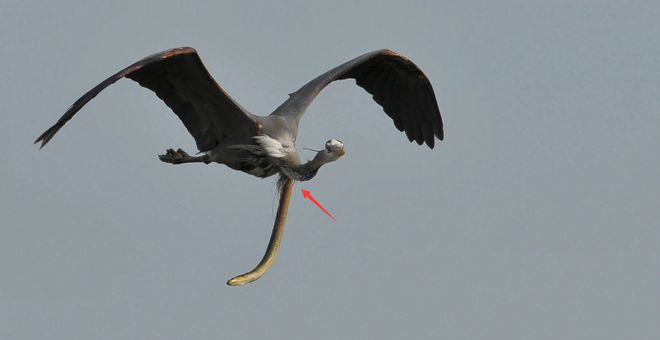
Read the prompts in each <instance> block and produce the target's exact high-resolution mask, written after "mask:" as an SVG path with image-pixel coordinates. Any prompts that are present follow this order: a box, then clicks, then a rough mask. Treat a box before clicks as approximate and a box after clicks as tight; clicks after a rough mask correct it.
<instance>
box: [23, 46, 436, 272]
mask: <svg viewBox="0 0 660 340" xmlns="http://www.w3.org/2000/svg"><path fill="white" fill-rule="evenodd" d="M122 78H129V79H131V80H134V81H136V82H137V83H138V84H140V85H141V86H143V87H146V88H148V89H150V90H151V91H153V92H154V93H155V94H156V95H157V96H158V97H159V98H160V99H161V100H162V101H164V102H165V104H166V105H167V106H168V107H169V108H170V109H171V110H172V111H173V112H174V113H175V114H176V115H177V116H178V117H179V119H181V121H182V122H183V125H184V126H185V127H186V129H187V130H188V132H189V133H190V134H191V135H192V136H193V138H194V139H195V142H196V144H197V149H198V150H199V153H197V154H196V155H190V154H188V153H187V152H185V151H183V150H181V149H177V150H174V149H168V150H166V152H165V153H164V154H162V155H159V156H158V157H159V158H160V160H161V161H163V162H165V163H171V164H182V163H205V164H210V163H220V164H224V165H226V166H228V167H230V168H232V169H234V170H239V171H242V172H245V173H247V174H250V175H253V176H257V177H262V178H264V177H269V176H272V175H275V174H278V175H279V180H278V190H279V192H280V199H279V206H278V209H277V215H276V217H275V224H274V226H273V231H272V234H271V239H270V242H269V244H268V247H267V249H266V253H265V255H264V257H263V258H262V260H261V262H260V263H259V264H258V265H257V266H256V267H255V268H254V269H253V270H252V271H250V272H247V273H245V274H243V275H238V276H236V277H234V278H232V279H230V280H229V281H228V282H227V284H229V285H242V284H245V283H248V282H252V281H254V280H257V279H258V278H259V277H261V275H263V274H264V273H265V272H266V271H267V270H268V269H269V268H270V266H271V265H272V264H273V262H274V261H275V258H276V256H277V252H278V250H279V245H280V243H281V240H282V234H283V232H284V224H285V221H286V215H287V211H288V206H289V201H290V197H291V192H292V190H293V184H294V181H307V180H310V179H312V178H313V177H314V176H316V174H317V172H318V170H319V169H320V168H321V166H323V165H324V164H327V163H330V162H333V161H336V160H337V159H339V158H340V157H341V156H343V155H344V152H345V151H344V144H343V143H342V142H340V141H339V140H337V139H330V140H328V141H327V142H325V145H324V147H323V148H322V149H321V150H320V151H317V152H316V155H315V156H314V158H313V159H311V160H308V161H306V162H303V161H301V157H300V154H299V152H298V149H296V145H295V142H296V137H297V136H298V125H299V123H300V120H301V119H302V116H303V114H304V113H305V111H306V109H307V107H308V106H309V105H310V104H311V103H312V101H313V100H314V98H316V96H317V95H318V94H319V93H320V92H321V90H323V88H325V87H326V86H327V85H328V84H330V83H331V82H333V81H335V80H343V79H349V78H351V79H354V80H355V82H356V83H357V85H358V86H360V87H362V88H364V89H365V90H366V91H367V92H369V93H370V94H371V95H372V96H373V99H374V100H375V101H376V103H378V104H380V106H382V107H383V110H384V111H385V113H386V114H387V115H388V116H389V117H390V118H391V119H392V120H393V121H394V126H395V127H396V128H397V129H398V130H399V131H403V132H405V134H406V137H407V138H408V140H409V141H410V142H412V141H415V142H416V143H417V144H419V145H422V144H424V143H426V145H428V147H429V148H431V149H433V147H434V145H435V138H437V139H439V140H442V139H443V136H444V133H443V125H442V118H441V117H440V110H439V109H438V104H437V100H436V98H435V94H434V92H433V88H432V87H431V83H430V81H429V80H428V78H427V77H426V76H425V75H424V73H423V72H422V71H421V70H420V69H419V67H417V65H415V64H414V63H413V62H412V61H410V60H409V59H408V58H406V57H404V56H403V55H401V54H399V53H397V52H395V51H392V50H389V49H382V50H376V51H372V52H369V53H365V54H363V55H361V56H359V57H356V58H354V59H351V60H349V61H347V62H345V63H343V64H341V65H339V66H337V67H335V68H333V69H331V70H329V71H327V72H325V73H323V74H321V75H320V76H318V77H316V78H314V79H312V80H311V81H310V82H308V83H306V84H305V85H303V86H302V87H301V88H299V89H298V90H297V91H295V92H293V93H291V94H289V98H288V99H287V100H286V101H284V103H282V104H281V105H280V106H278V107H277V108H276V109H275V110H274V111H273V112H272V113H271V114H270V115H268V116H259V115H255V114H252V113H250V112H249V111H247V110H246V109H244V108H243V107H242V106H241V105H239V104H238V103H237V102H236V101H234V100H233V99H232V98H231V97H230V96H229V95H228V94H227V92H225V91H224V90H223V89H222V88H221V87H220V86H219V85H218V84H217V83H216V82H215V80H214V79H213V78H212V77H211V75H210V74H209V72H208V71H207V70H206V68H205V66H204V64H203V63H202V60H201V59H200V57H199V55H198V54H197V51H195V49H193V48H191V47H181V48H174V49H170V50H167V51H164V52H161V53H156V54H153V55H150V56H148V57H145V58H143V59H141V60H139V61H137V62H135V63H134V64H132V65H130V66H128V67H126V68H125V69H123V70H121V71H119V72H117V73H115V74H113V75H112V76H110V77H109V78H107V79H106V80H104V81H102V82H101V83H100V84H98V85H96V87H94V88H93V89H91V90H89V91H88V92H87V93H85V94H84V95H83V96H82V97H80V98H79V99H78V100H76V101H75V102H74V103H73V105H71V107H69V109H68V110H67V111H66V112H65V113H64V115H63V116H62V117H61V118H60V119H59V120H58V121H57V122H56V123H55V124H54V125H53V126H52V127H50V128H49V129H48V130H46V131H45V132H44V133H43V134H42V135H41V136H39V138H37V140H36V141H35V144H37V143H41V145H40V148H43V147H44V146H45V145H46V144H47V143H48V142H49V141H50V140H51V139H52V138H53V136H55V134H56V133H57V132H58V131H59V130H60V129H61V128H62V127H63V126H64V124H66V122H68V121H69V120H70V119H71V118H73V116H74V115H75V114H76V113H77V112H78V111H79V110H80V109H81V108H82V107H83V106H84V105H85V104H87V102H89V101H90V100H91V99H92V98H94V97H96V95H98V94H99V93H100V92H101V91H102V90H103V89H105V88H106V87H108V86H109V85H111V84H113V83H114V82H116V81H118V80H119V79H122Z"/></svg>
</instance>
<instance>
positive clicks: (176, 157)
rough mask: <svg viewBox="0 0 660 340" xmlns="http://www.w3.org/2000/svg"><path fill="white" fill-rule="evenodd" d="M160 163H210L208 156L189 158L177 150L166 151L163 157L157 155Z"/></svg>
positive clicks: (183, 152)
mask: <svg viewBox="0 0 660 340" xmlns="http://www.w3.org/2000/svg"><path fill="white" fill-rule="evenodd" d="M158 158H160V160H161V161H163V162H165V163H172V164H181V163H197V162H203V163H206V164H209V163H211V160H210V159H209V156H208V155H201V156H190V155H188V154H187V153H186V152H185V151H183V150H181V149H179V150H176V151H174V150H173V149H167V151H166V153H165V154H164V155H158Z"/></svg>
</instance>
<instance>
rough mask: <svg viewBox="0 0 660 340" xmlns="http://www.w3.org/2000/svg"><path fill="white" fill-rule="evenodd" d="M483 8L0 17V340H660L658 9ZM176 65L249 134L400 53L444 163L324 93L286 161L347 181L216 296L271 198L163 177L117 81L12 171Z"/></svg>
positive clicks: (216, 181) (376, 118)
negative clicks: (314, 93) (414, 69)
mask: <svg viewBox="0 0 660 340" xmlns="http://www.w3.org/2000/svg"><path fill="white" fill-rule="evenodd" d="M496 3H497V5H495V2H493V1H433V2H431V1H429V2H410V1H396V2H395V1H370V2H366V1H355V0H353V1H324V2H322V3H317V4H311V2H310V1H288V2H275V1H273V2H266V1H264V2H263V3H250V2H248V1H242V2H240V3H239V2H236V3H235V4H223V2H222V1H207V2H205V3H202V2H200V3H194V2H187V1H159V2H146V1H104V2H99V3H93V2H92V1H82V0H81V1H64V0H63V1H52V2H33V1H14V0H2V1H0V46H2V50H3V52H2V53H0V98H1V100H0V103H1V104H0V105H1V108H2V109H1V111H2V112H1V114H0V117H1V118H0V119H1V124H0V143H1V145H2V150H1V151H0V155H1V158H2V161H1V162H0V216H1V218H0V221H1V222H0V223H1V226H0V338H2V339H238V338H242V339H261V338H269V339H507V340H510V339H599V340H602V339H624V338H627V339H658V338H660V323H658V315H660V288H659V287H660V286H659V282H660V231H659V230H660V229H659V227H658V220H659V219H660V209H658V208H659V207H660V175H659V174H660V153H658V146H659V145H660V133H659V130H660V114H659V107H660V63H659V59H658V56H659V55H660V21H659V20H658V18H660V5H659V3H658V2H657V1H625V2H623V1H498V2H496ZM177 46H193V47H195V48H196V49H197V50H198V52H199V54H200V55H201V57H202V60H203V61H204V63H205V64H206V66H207V68H208V69H209V71H210V72H211V74H212V75H213V76H214V77H215V79H216V80H217V81H218V82H219V83H220V84H221V85H222V86H223V87H224V88H225V90H227V92H229V93H230V94H231V95H232V96H233V97H234V98H235V99H236V100H237V101H239V102H240V103H241V104H242V105H243V106H244V107H245V108H247V109H248V110H250V111H251V112H254V113H256V114H262V115H266V114H269V113H270V112H271V111H272V109H273V108H275V107H276V106H277V105H279V104H280V103H281V102H282V101H283V100H284V99H286V95H287V93H289V92H292V91H294V90H296V89H297V88H298V87H299V86H300V85H302V84H303V83H305V82H306V81H308V80H310V79H312V78H313V77H315V76H317V75H318V74H320V73H322V72H325V71H326V70H328V69H329V68H331V67H334V66H336V65H338V64H339V63H342V62H344V61H346V60H348V59H350V58H353V57H355V56H357V55H359V54H361V53H364V52H367V51H370V50H373V49H378V48H391V49H394V50H397V51H399V52H401V53H402V54H404V55H406V56H408V57H409V58H410V59H412V60H413V61H414V62H416V63H417V64H418V65H419V66H420V67H421V68H422V69H423V70H424V72H425V73H426V75H427V76H428V77H429V78H430V80H431V83H432V84H433V87H434V89H435V92H436V95H437V98H438V102H439V104H440V110H441V112H442V115H443V119H444V121H445V137H446V138H445V139H446V140H445V142H442V143H440V144H439V145H438V144H436V148H435V150H429V149H428V148H425V147H420V146H417V145H416V144H410V143H408V141H407V139H406V137H405V135H404V134H402V133H400V132H399V131H397V130H396V129H395V128H394V125H393V123H392V121H391V119H389V118H388V117H387V116H386V115H385V114H384V113H383V112H382V109H381V108H380V107H379V106H378V105H377V104H376V103H375V102H373V101H372V100H371V98H370V96H369V95H368V94H367V93H366V92H364V91H363V90H362V89H361V88H359V87H357V86H355V85H354V83H353V82H352V81H344V82H337V83H335V84H332V85H331V86H329V87H328V88H327V89H326V90H324V92H323V93H322V94H321V95H320V96H319V97H318V99H317V100H316V101H315V102H314V103H313V104H312V105H311V107H310V108H309V110H308V111H307V114H306V116H305V119H304V120H303V122H302V124H301V133H300V136H299V139H298V146H299V147H309V148H320V147H322V146H323V143H324V142H325V141H326V140H327V139H330V138H337V139H340V140H342V141H343V142H344V143H345V145H346V150H347V154H346V156H344V157H343V158H342V159H340V160H339V161H337V162H335V163H332V164H329V165H327V166H326V167H324V168H322V169H321V171H320V172H319V175H318V176H317V177H315V178H314V179H313V180H312V181H310V182H305V183H297V184H296V187H295V192H294V196H293V199H292V201H291V208H290V211H289V220H288V224H287V231H286V233H285V236H284V241H283V244H282V249H281V252H280V256H279V258H278V259H277V262H276V263H275V265H274V266H273V268H272V269H271V270H270V271H269V272H268V273H267V274H266V275H265V276H264V277H263V278H262V279H260V280H259V281H257V282H254V283H253V284H250V285H247V286H243V287H228V286H226V285H225V282H226V280H227V279H229V278H230V277H232V276H234V275H236V274H240V273H243V272H245V271H247V270H249V269H251V268H252V267H253V266H254V265H255V264H256V263H257V262H258V261H259V260H260V258H261V256H262V254H263V251H264V249H265V246H266V243H267V241H268V238H269V235H270V229H271V226H272V222H273V219H274V210H275V206H276V201H275V186H274V179H265V180H262V179H258V178H254V177H250V176H247V175H245V174H243V173H239V172H235V171H232V170H230V169H229V168H227V167H224V166H222V165H217V164H214V165H200V164H186V165H179V166H172V165H169V164H164V163H162V162H160V161H159V160H158V158H157V156H156V155H157V154H159V153H163V151H164V150H165V149H167V148H179V147H181V148H183V149H185V150H188V151H193V152H194V151H196V150H195V145H194V140H193V139H192V137H191V136H190V135H188V133H187V132H186V130H185V128H184V127H183V125H182V124H181V122H180V121H179V120H178V118H177V117H176V116H175V115H174V114H172V113H171V112H170V111H169V109H168V108H167V107H166V106H165V105H164V104H163V103H162V102H161V101H160V100H158V98H157V97H156V96H154V95H153V94H152V93H151V92H149V91H147V90H145V89H143V88H141V87H139V86H138V85H137V84H135V83H133V82H132V81H129V80H123V81H120V82H118V83H117V84H115V85H113V86H111V87H110V88H108V89H107V90H106V91H104V92H103V93H101V94H100V95H99V96H98V97H97V98H96V99H94V100H93V101H92V102H90V103H89V104H88V105H87V106H86V107H85V108H83V110H82V111H81V112H80V113H79V115H78V116H77V117H76V118H75V119H73V120H72V121H71V122H70V123H69V124H67V125H66V126H65V127H64V128H63V129H62V130H61V132H60V133H59V134H58V135H57V136H56V137H55V138H54V139H53V141H52V142H51V143H50V144H49V145H48V146H47V147H46V148H44V149H43V150H41V151H39V150H38V148H37V147H35V146H34V145H32V141H33V140H34V139H35V138H36V137H37V136H38V135H39V134H40V133H41V132H43V130H45V129H46V128H48V127H49V126H50V125H51V124H53V123H54V122H55V121H56V120H57V119H58V118H59V117H60V115H61V114H62V113H63V112H64V111H65V110H66V108H67V107H68V106H69V105H70V104H71V103H73V101H74V100H76V99H77V98H78V97H79V96H80V95H82V94H83V93H84V92H85V91H87V90H88V89H90V88H91V87H93V86H94V85H96V84H97V83H98V82H100V81H101V80H103V79H105V78H106V77H107V76H109V75H110V74H112V73H114V72H116V71H117V70H119V69H121V68H123V67H125V66H127V65H129V64H130V63H132V62H134V61H136V60H138V59H140V58H142V57H144V56H146V55H149V54H151V53H154V52H158V51H161V50H164V49H167V48H171V47H177ZM304 155H305V156H306V157H311V156H312V153H310V152H304ZM302 188H305V189H307V190H310V191H311V192H312V193H313V195H314V196H315V197H316V198H317V200H318V201H320V202H321V203H322V204H324V205H325V207H326V208H327V209H328V210H329V211H330V212H331V213H332V214H333V216H335V217H336V219H337V222H333V221H332V220H330V219H329V218H328V217H327V216H325V215H324V214H323V213H322V212H320V211H319V210H318V209H316V208H315V207H314V206H313V205H312V204H311V203H310V202H309V201H306V200H303V198H302V195H301V194H300V189H302Z"/></svg>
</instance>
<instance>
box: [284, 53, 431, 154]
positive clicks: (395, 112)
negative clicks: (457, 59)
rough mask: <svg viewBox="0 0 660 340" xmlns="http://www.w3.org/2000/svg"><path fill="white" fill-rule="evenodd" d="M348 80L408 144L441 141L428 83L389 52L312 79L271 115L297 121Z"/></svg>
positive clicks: (406, 61) (364, 57)
mask: <svg viewBox="0 0 660 340" xmlns="http://www.w3.org/2000/svg"><path fill="white" fill-rule="evenodd" d="M348 78H352V79H355V81H356V84H357V85H358V86H360V87H362V88H364V89H365V90H366V91H367V92H369V93H370V94H371V95H372V97H373V99H374V101H376V103H378V104H379V105H380V106H382V107H383V110H384V111H385V113H386V114H387V115H388V116H389V117H390V118H392V120H393V121H394V125H395V127H396V128H397V129H399V130H400V131H404V132H405V134H406V136H407V137H408V139H409V140H410V141H413V140H414V141H416V142H417V143H418V144H420V145H421V144H422V143H426V144H427V145H428V146H429V147H430V148H433V146H434V138H433V137H435V138H438V139H439V140H442V139H443V138H444V132H443V124H442V118H441V116H440V110H439V109H438V103H437V100H436V98H435V94H434V92H433V87H432V86H431V82H430V81H429V80H428V78H427V77H426V76H425V75H424V73H423V72H422V70H420V69H419V67H417V65H415V64H414V63H413V62H412V61H410V60H409V59H407V58H406V57H404V56H402V55H400V54H398V53H396V52H394V51H392V50H387V49H384V50H377V51H373V52H369V53H366V54H363V55H361V56H359V57H357V58H355V59H352V60H350V61H348V62H346V63H344V64H341V65H339V66H337V67H335V68H333V69H331V70H329V71H328V72H326V73H324V74H322V75H320V76H318V77H316V78H315V79H313V80H312V81H310V82H308V83H307V84H305V85H303V86H302V87H301V88H300V89H298V91H296V92H294V93H292V94H291V95H290V96H289V99H287V100H286V101H285V102H284V103H282V105H280V106H279V107H278V108H277V109H275V111H273V113H272V115H282V116H284V117H287V118H289V119H292V120H294V121H295V122H296V123H299V122H300V119H301V118H302V115H303V114H304V112H305V110H306V109H307V107H308V106H309V105H310V104H311V102H312V101H313V100H314V98H315V97H316V96H317V95H318V94H319V93H320V92H321V90H323V88H325V87H326V86H327V85H328V84H330V83H331V82H333V81H335V80H342V79H348Z"/></svg>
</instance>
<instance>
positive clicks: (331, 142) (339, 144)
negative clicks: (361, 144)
mask: <svg viewBox="0 0 660 340" xmlns="http://www.w3.org/2000/svg"><path fill="white" fill-rule="evenodd" d="M325 146H326V147H331V148H343V147H344V143H342V142H340V141H338V140H336V139H331V140H329V141H327V142H325Z"/></svg>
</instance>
